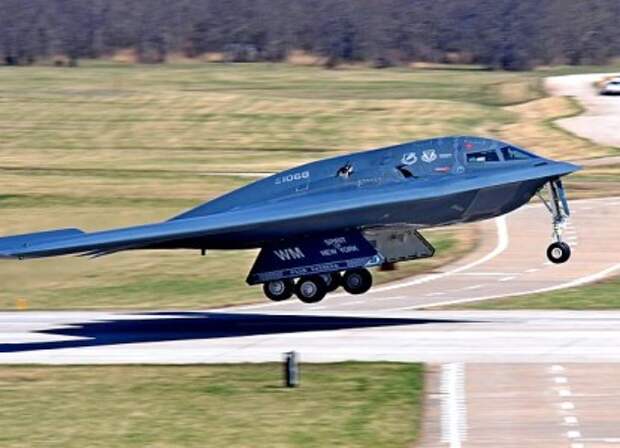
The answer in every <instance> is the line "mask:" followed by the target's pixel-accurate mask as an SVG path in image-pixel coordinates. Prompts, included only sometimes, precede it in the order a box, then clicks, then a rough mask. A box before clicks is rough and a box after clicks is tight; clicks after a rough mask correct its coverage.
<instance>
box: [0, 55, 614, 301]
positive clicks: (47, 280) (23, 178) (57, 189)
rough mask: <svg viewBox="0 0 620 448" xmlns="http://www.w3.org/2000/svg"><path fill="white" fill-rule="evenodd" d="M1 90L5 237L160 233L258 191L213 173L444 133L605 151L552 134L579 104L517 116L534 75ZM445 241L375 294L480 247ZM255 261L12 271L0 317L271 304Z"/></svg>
mask: <svg viewBox="0 0 620 448" xmlns="http://www.w3.org/2000/svg"><path fill="white" fill-rule="evenodd" d="M0 86H2V87H1V89H2V95H0V215H1V216H2V218H1V220H0V221H1V224H0V226H1V228H2V232H1V233H2V234H10V233H20V232H28V231H35V230H40V229H45V228H55V227H66V226H77V227H81V228H84V229H85V230H95V229H101V228H105V227H117V226H124V225H131V224H138V223H142V222H147V221H156V220H161V219H165V218H167V217H169V216H170V215H173V214H176V213H178V212H180V211H182V210H184V209H186V208H188V207H190V206H192V205H196V204H198V203H200V202H202V201H204V200H208V199H210V198H212V197H214V196H216V195H218V194H221V193H224V192H226V191H228V190H230V189H232V188H235V187H237V186H240V185H242V184H244V183H247V182H249V181H250V180H251V178H241V177H235V176H210V175H208V174H209V173H213V172H233V173H234V172H247V171H250V172H267V171H276V170H280V169H284V168H289V167H291V166H294V165H297V164H300V163H303V162H307V161H311V160H317V159H319V158H322V157H327V156H330V155H335V154H341V153H343V152H348V151H353V150H360V149H364V148H371V147H379V146H384V145H388V144H393V143H398V142H402V141H406V140H413V139H418V138H426V137H433V136H437V135H444V134H472V133H478V134H483V135H488V136H497V137H502V138H505V139H506V140H509V141H514V142H515V143H517V144H520V145H523V146H526V147H531V148H533V149H535V150H538V151H540V152H541V153H542V154H545V155H550V156H558V157H560V158H580V157H581V156H583V155H584V154H588V155H589V156H594V155H599V154H602V153H604V149H600V148H595V147H594V148H593V146H592V145H590V144H588V143H587V142H584V141H583V140H580V139H578V138H575V137H573V136H570V135H569V134H566V133H564V132H563V131H560V130H557V129H555V128H553V127H552V126H551V125H550V124H549V120H550V119H551V118H555V117H557V116H563V115H565V114H570V113H574V112H575V111H576V110H575V107H574V104H572V103H571V102H570V101H568V100H563V99H543V100H538V101H534V102H532V103H528V104H523V105H520V106H510V107H505V106H507V105H509V104H513V103H522V102H526V101H528V100H532V99H535V98H537V97H539V96H540V91H539V90H538V89H539V87H540V82H539V79H538V76H537V75H534V74H515V73H497V72H493V73H491V72H480V71H472V70H467V71H448V70H416V71H411V70H405V69H388V70H380V71H379V70H369V69H365V68H362V67H355V68H353V69H350V70H345V69H339V70H322V69H319V68H316V67H297V66H292V65H286V64H279V65H274V64H243V65H231V64H210V65H205V66H201V65H196V64H178V65H174V64H171V65H167V66H134V65H123V64H118V63H111V62H106V63H101V62H99V63H83V64H81V67H80V68H78V69H66V68H52V67H29V68H16V69H11V68H6V69H2V70H0ZM588 181H591V179H590V180H588ZM442 232H444V231H441V232H439V233H436V234H435V237H436V240H435V242H436V243H437V244H438V245H439V246H440V250H438V252H437V255H436V257H437V258H435V259H432V260H427V261H422V262H412V263H408V264H405V265H402V267H401V269H399V270H397V271H395V272H392V273H389V274H388V273H381V274H380V275H379V281H386V280H388V279H392V278H395V277H402V276H405V275H410V274H411V273H415V272H419V271H420V270H424V269H435V268H437V267H438V266H439V265H440V264H441V263H445V262H448V261H451V260H453V259H454V257H456V256H459V254H462V253H463V252H464V251H466V250H468V248H470V247H471V245H472V244H473V243H472V241H471V240H470V239H469V238H468V237H467V236H466V234H465V233H462V231H460V230H459V231H452V230H449V231H448V233H442ZM464 235H465V236H464ZM447 242H449V244H448V243H447ZM253 256H254V253H252V252H243V253H238V252H235V253H217V254H209V255H208V256H207V257H204V258H199V257H198V256H197V254H196V253H187V252H184V251H179V252H172V253H163V252H155V253H150V252H147V253H145V252H135V253H126V254H119V255H115V256H112V257H108V258H104V259H100V260H96V261H86V260H83V259H75V258H68V259H64V260H62V261H59V260H40V261H31V262H24V263H12V262H4V263H2V266H3V269H2V271H0V284H2V285H3V288H2V289H1V290H0V308H13V307H14V306H15V302H16V300H17V299H19V298H24V299H26V300H27V301H28V303H29V306H31V307H35V308H50V307H52V308H66V307H81V308H85V307H113V308H114V307H122V308H127V307H194V308H197V307H204V306H212V305H220V304H225V303H242V302H247V301H250V300H259V299H260V293H259V291H257V290H256V289H255V288H254V289H250V288H247V287H246V286H245V283H244V279H245V276H246V273H247V270H248V269H249V266H250V265H251V262H252V257H253ZM233 260H234V262H233Z"/></svg>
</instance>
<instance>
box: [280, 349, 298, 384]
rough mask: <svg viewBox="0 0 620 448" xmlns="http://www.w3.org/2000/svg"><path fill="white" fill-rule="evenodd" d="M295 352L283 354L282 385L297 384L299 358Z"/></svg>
mask: <svg viewBox="0 0 620 448" xmlns="http://www.w3.org/2000/svg"><path fill="white" fill-rule="evenodd" d="M298 358H299V357H298V356H297V353H296V352H287V353H285V354H284V385H285V387H297V386H298V385H299V360H298Z"/></svg>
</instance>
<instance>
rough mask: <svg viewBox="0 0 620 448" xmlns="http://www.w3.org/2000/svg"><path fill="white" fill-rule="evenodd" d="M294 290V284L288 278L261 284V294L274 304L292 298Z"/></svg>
mask: <svg viewBox="0 0 620 448" xmlns="http://www.w3.org/2000/svg"><path fill="white" fill-rule="evenodd" d="M294 289H295V282H293V280H292V279H290V278H285V279H282V280H273V281H270V282H267V283H263V293H264V294H265V296H266V297H267V298H268V299H269V300H272V301H274V302H281V301H283V300H287V299H290V298H291V297H292V296H293V291H294Z"/></svg>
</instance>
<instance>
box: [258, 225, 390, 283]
mask: <svg viewBox="0 0 620 448" xmlns="http://www.w3.org/2000/svg"><path fill="white" fill-rule="evenodd" d="M383 262H384V258H383V256H382V255H380V254H379V253H378V252H377V250H376V249H375V248H374V247H373V246H372V244H370V243H369V242H368V240H366V238H364V236H363V235H362V234H361V232H358V231H351V232H337V233H333V234H324V235H320V236H314V237H308V238H300V239H294V240H288V241H283V242H281V243H278V244H274V245H270V246H265V247H264V248H263V249H262V251H261V253H260V254H259V255H258V258H257V259H256V262H255V263H254V266H253V267H252V270H251V271H250V275H249V276H248V279H247V282H248V284H250V285H255V284H258V283H265V282H268V281H271V280H280V279H285V278H296V277H302V276H306V275H317V274H324V273H327V272H337V271H345V270H348V269H355V268H360V267H372V266H378V265H381V264H383Z"/></svg>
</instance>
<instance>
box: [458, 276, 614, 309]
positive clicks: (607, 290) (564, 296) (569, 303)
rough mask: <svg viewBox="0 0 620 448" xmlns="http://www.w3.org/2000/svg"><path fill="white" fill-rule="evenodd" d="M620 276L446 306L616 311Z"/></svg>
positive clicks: (459, 307) (461, 307)
mask: <svg viewBox="0 0 620 448" xmlns="http://www.w3.org/2000/svg"><path fill="white" fill-rule="evenodd" d="M619 291H620V277H616V278H612V279H609V280H605V281H603V282H600V283H596V284H594V285H587V286H582V287H579V288H573V289H563V290H561V291H552V292H548V293H543V294H533V295H527V296H522V297H509V298H506V299H497V300H485V301H481V302H472V303H464V304H460V305H454V306H450V307H446V308H448V309H476V310H516V309H520V310H617V309H620V293H619Z"/></svg>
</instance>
